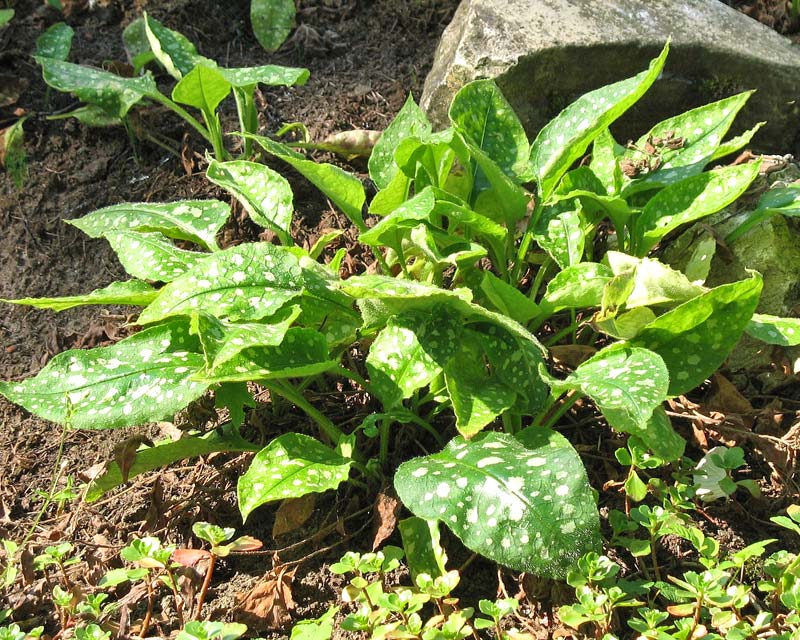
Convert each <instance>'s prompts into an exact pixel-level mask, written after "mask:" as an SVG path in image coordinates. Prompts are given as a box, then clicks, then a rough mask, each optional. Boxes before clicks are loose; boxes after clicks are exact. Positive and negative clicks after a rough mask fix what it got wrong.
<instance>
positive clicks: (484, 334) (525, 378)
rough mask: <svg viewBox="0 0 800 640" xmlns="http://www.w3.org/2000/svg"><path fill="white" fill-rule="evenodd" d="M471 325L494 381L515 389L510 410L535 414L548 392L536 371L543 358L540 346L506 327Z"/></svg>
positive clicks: (521, 413)
mask: <svg viewBox="0 0 800 640" xmlns="http://www.w3.org/2000/svg"><path fill="white" fill-rule="evenodd" d="M472 328H473V329H474V331H475V333H476V334H477V338H478V340H479V341H480V343H481V345H482V346H483V350H484V353H485V354H486V358H487V360H488V362H489V364H490V365H491V368H492V373H493V374H494V376H495V377H496V378H497V381H498V382H500V383H502V384H503V385H504V386H505V387H507V388H509V389H512V390H513V391H514V392H515V393H516V396H517V398H516V401H515V402H514V404H513V407H512V409H511V410H512V411H513V412H515V413H517V414H520V415H536V414H538V413H539V411H541V410H542V408H543V407H544V403H545V401H546V400H547V396H548V392H549V390H548V387H547V384H545V382H544V380H542V377H541V376H540V375H539V364H540V363H542V362H544V358H543V354H542V350H541V349H540V348H539V346H538V345H537V344H535V343H532V342H530V341H529V340H525V339H521V338H520V336H516V335H514V334H513V333H511V332H510V331H508V329H507V328H505V327H501V326H496V325H491V324H478V325H473V327H472Z"/></svg>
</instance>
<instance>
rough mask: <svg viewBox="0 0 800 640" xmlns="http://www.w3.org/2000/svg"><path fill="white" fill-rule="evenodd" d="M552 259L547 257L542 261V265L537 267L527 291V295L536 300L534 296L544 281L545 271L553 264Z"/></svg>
mask: <svg viewBox="0 0 800 640" xmlns="http://www.w3.org/2000/svg"><path fill="white" fill-rule="evenodd" d="M553 264H554V263H553V259H552V258H550V257H548V258H547V260H545V261H544V262H543V263H542V266H541V267H539V270H538V271H537V272H536V277H535V278H534V279H533V284H532V285H531V289H530V291H528V297H529V298H530V299H531V300H533V301H534V302H535V301H536V296H537V295H538V294H539V289H540V288H541V286H542V282H544V279H545V277H546V276H547V272H548V271H549V270H550V267H551V265H553Z"/></svg>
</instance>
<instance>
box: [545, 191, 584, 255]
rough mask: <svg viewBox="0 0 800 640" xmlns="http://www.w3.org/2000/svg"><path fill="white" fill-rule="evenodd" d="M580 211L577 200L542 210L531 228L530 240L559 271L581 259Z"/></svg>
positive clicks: (581, 221)
mask: <svg viewBox="0 0 800 640" xmlns="http://www.w3.org/2000/svg"><path fill="white" fill-rule="evenodd" d="M575 207H577V208H575ZM581 211H582V206H581V204H580V202H578V201H577V200H576V201H574V202H573V203H569V202H563V203H559V204H557V205H553V206H548V207H544V208H543V210H542V212H541V215H540V216H539V219H538V220H537V223H536V226H535V227H534V231H533V238H534V240H536V243H537V244H538V245H539V246H540V247H541V248H542V249H544V250H545V251H547V253H549V254H550V257H551V258H553V260H555V261H556V264H557V265H558V266H559V267H561V268H562V269H565V268H567V267H569V266H570V265H574V264H577V263H579V262H580V261H581V258H582V257H583V251H584V248H585V245H586V237H585V235H584V233H583V220H582V217H581Z"/></svg>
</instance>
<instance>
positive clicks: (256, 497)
mask: <svg viewBox="0 0 800 640" xmlns="http://www.w3.org/2000/svg"><path fill="white" fill-rule="evenodd" d="M351 464H352V461H351V460H349V459H347V458H344V457H342V456H341V455H340V454H338V453H337V452H336V451H334V450H333V449H330V448H328V447H326V446H325V445H324V444H322V443H321V442H319V441H318V440H315V439H314V438H311V437H310V436H306V435H303V434H300V433H285V434H283V435H281V436H278V437H277V438H275V439H274V440H273V441H272V442H270V443H269V444H268V445H267V446H266V447H264V448H263V449H262V450H261V451H259V452H258V453H257V454H256V456H255V458H253V462H251V463H250V468H249V469H248V470H247V472H246V473H245V474H244V475H243V476H241V477H240V478H239V485H238V488H237V494H238V497H239V511H240V512H241V513H242V518H244V519H245V520H247V517H248V516H249V515H250V514H251V513H252V512H253V510H254V509H256V508H257V507H259V506H261V505H262V504H267V503H268V502H277V501H278V500H285V499H287V498H299V497H301V496H304V495H306V494H309V493H322V492H323V491H328V490H329V489H335V488H336V487H338V486H339V485H340V484H341V483H342V482H344V481H346V480H347V478H348V475H349V473H350V465H351Z"/></svg>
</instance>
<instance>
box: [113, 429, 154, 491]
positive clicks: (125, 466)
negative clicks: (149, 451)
mask: <svg viewBox="0 0 800 640" xmlns="http://www.w3.org/2000/svg"><path fill="white" fill-rule="evenodd" d="M143 444H146V445H147V446H148V447H152V446H153V441H152V440H150V438H148V437H147V436H143V435H140V434H136V435H133V436H131V437H130V438H126V439H125V440H123V441H122V442H119V443H117V444H116V445H115V446H114V460H115V461H116V463H117V465H118V466H119V470H120V473H121V474H122V481H123V482H127V481H128V474H130V471H131V467H132V466H133V463H134V462H136V451H137V450H138V449H139V447H140V446H142V445H143Z"/></svg>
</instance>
